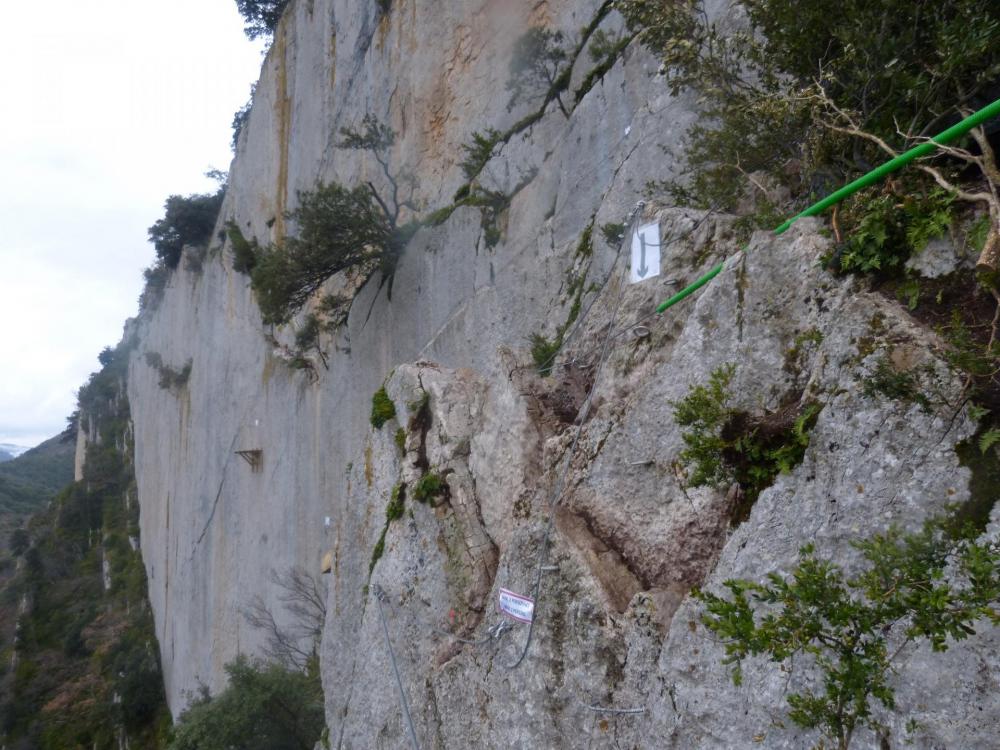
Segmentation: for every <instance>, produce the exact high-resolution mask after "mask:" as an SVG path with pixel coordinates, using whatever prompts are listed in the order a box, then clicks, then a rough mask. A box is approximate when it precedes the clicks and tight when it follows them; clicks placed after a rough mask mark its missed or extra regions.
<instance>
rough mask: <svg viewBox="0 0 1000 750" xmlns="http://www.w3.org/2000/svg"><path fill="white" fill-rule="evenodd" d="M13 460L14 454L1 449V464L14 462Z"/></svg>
mask: <svg viewBox="0 0 1000 750" xmlns="http://www.w3.org/2000/svg"><path fill="white" fill-rule="evenodd" d="M13 459H14V455H13V454H11V453H8V452H7V451H5V450H4V449H3V448H0V464H2V463H4V462H5V461H12V460H13Z"/></svg>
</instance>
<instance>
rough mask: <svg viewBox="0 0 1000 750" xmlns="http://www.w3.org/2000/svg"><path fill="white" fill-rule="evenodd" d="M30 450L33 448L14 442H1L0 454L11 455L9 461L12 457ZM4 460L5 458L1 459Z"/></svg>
mask: <svg viewBox="0 0 1000 750" xmlns="http://www.w3.org/2000/svg"><path fill="white" fill-rule="evenodd" d="M29 450H31V449H30V448H25V447H24V446H23V445H15V444H14V443H0V455H5V456H10V458H8V459H6V460H8V461H9V460H10V459H11V458H17V457H18V456H20V455H21V454H22V453H27V452H28V451H29ZM2 460H4V459H0V461H2Z"/></svg>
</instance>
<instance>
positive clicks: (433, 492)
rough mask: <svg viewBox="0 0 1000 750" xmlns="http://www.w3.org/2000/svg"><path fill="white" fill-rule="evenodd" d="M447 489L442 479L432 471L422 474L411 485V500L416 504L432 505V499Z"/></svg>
mask: <svg viewBox="0 0 1000 750" xmlns="http://www.w3.org/2000/svg"><path fill="white" fill-rule="evenodd" d="M447 489H448V485H447V484H446V483H445V480H444V477H443V476H441V475H440V474H437V473H435V472H433V471H429V472H427V473H426V474H424V475H423V476H422V477H420V479H418V480H417V481H416V483H415V484H414V485H413V499H414V500H416V501H417V502H418V503H430V504H431V505H433V504H434V498H436V497H438V496H439V495H442V494H443V493H444V492H445V491H446V490H447Z"/></svg>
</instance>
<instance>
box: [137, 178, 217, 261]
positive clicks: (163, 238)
mask: <svg viewBox="0 0 1000 750" xmlns="http://www.w3.org/2000/svg"><path fill="white" fill-rule="evenodd" d="M225 196H226V191H225V188H220V189H219V191H218V192H217V193H214V194H207V193H206V194H201V195H189V196H187V197H184V196H180V195H171V196H170V197H169V198H167V201H166V203H164V204H163V208H164V215H163V218H162V219H160V220H158V221H157V222H156V223H155V224H153V226H151V227H150V228H149V241H150V242H152V243H153V247H154V248H156V257H157V259H158V260H159V261H160V262H162V263H163V265H165V266H166V267H167V268H168V269H170V270H171V271H172V270H173V269H175V268H177V264H178V263H180V261H181V250H183V248H184V245H204V244H206V243H207V242H208V241H209V240H210V239H211V238H212V230H213V229H214V228H215V220H216V218H217V217H218V215H219V208H220V207H221V206H222V199H223V198H225Z"/></svg>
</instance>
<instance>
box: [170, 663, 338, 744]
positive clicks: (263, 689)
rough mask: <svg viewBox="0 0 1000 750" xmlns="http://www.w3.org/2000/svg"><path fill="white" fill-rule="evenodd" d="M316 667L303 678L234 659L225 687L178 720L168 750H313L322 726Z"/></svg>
mask: <svg viewBox="0 0 1000 750" xmlns="http://www.w3.org/2000/svg"><path fill="white" fill-rule="evenodd" d="M318 666H319V665H318V664H317V663H316V662H315V660H314V661H313V662H312V663H311V664H310V668H309V670H308V671H307V672H305V673H303V672H299V671H295V670H289V669H285V668H284V667H281V666H278V665H275V664H265V663H262V662H255V661H251V660H249V659H247V658H246V657H245V656H242V655H241V656H238V657H237V658H236V659H235V660H234V661H232V662H230V663H229V664H227V665H226V674H227V675H228V676H229V686H228V687H227V688H226V689H225V690H224V691H222V692H221V693H219V694H218V695H216V696H214V697H211V696H208V695H207V694H203V695H202V697H201V699H200V700H198V701H196V702H195V703H194V704H192V705H191V706H190V707H189V708H188V709H187V710H186V711H185V712H184V713H183V714H182V715H181V718H180V720H179V721H178V723H177V726H176V729H175V734H174V739H173V742H171V743H170V750H230V748H251V747H260V748H265V747H266V748H268V750H312V748H313V747H314V746H315V744H316V742H318V741H319V739H320V736H321V734H322V732H323V729H324V727H325V725H326V724H325V718H324V710H323V689H322V686H321V685H320V679H319V668H318Z"/></svg>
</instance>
